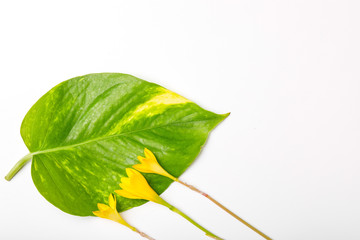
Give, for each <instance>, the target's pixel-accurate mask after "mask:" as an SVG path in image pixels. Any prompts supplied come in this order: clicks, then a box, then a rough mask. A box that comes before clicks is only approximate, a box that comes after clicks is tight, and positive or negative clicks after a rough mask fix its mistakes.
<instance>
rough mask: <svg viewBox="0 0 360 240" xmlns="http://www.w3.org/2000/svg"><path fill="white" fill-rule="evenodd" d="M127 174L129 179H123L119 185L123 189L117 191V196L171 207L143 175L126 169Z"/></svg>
mask: <svg viewBox="0 0 360 240" xmlns="http://www.w3.org/2000/svg"><path fill="white" fill-rule="evenodd" d="M126 174H127V175H128V177H122V178H121V183H120V184H119V185H120V187H121V188H122V189H121V190H115V192H116V193H117V194H119V195H120V196H122V197H126V198H131V199H145V200H149V201H152V202H155V203H159V204H161V205H164V206H168V205H169V204H168V203H167V202H165V201H164V200H163V199H162V198H161V197H159V195H158V194H157V193H156V192H155V191H154V190H153V189H152V188H151V187H150V186H149V184H148V182H147V181H146V179H145V178H144V176H143V175H142V174H141V173H139V172H138V171H136V170H134V169H131V168H126Z"/></svg>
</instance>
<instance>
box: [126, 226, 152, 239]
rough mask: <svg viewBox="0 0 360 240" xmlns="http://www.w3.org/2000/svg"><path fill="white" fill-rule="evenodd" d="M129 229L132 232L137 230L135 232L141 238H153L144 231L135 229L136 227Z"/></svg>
mask: <svg viewBox="0 0 360 240" xmlns="http://www.w3.org/2000/svg"><path fill="white" fill-rule="evenodd" d="M131 230H133V231H134V232H137V233H138V234H140V235H141V236H142V237H143V238H147V239H149V240H155V238H152V237H150V236H149V235H147V234H146V233H144V232H141V231H139V230H137V229H136V228H134V229H132V228H131Z"/></svg>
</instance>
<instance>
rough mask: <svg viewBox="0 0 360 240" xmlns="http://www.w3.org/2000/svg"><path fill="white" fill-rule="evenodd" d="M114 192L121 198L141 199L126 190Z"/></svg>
mask: <svg viewBox="0 0 360 240" xmlns="http://www.w3.org/2000/svg"><path fill="white" fill-rule="evenodd" d="M115 192H116V193H117V194H119V195H120V196H122V197H126V198H131V199H143V198H142V197H138V196H136V195H134V194H132V193H130V192H128V191H126V190H115Z"/></svg>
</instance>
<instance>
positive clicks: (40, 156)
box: [21, 73, 227, 216]
mask: <svg viewBox="0 0 360 240" xmlns="http://www.w3.org/2000/svg"><path fill="white" fill-rule="evenodd" d="M226 116H227V114H223V115H218V114H215V113H212V112H209V111H206V110H204V109H202V108H201V107H199V106H198V105H196V104H195V103H193V102H191V101H189V100H188V99H186V98H184V97H182V96H180V95H178V94H176V93H174V92H171V91H169V90H167V89H165V88H163V87H161V86H159V85H157V84H154V83H150V82H147V81H144V80H141V79H138V78H136V77H133V76H130V75H126V74H120V73H100V74H89V75H85V76H81V77H76V78H73V79H70V80H68V81H65V82H62V83H60V84H59V85H57V86H55V87H54V88H53V89H51V90H50V91H49V92H48V93H46V94H45V95H44V96H43V97H41V98H40V99H39V100H38V101H37V102H36V103H35V105H34V106H33V107H32V108H31V109H30V110H29V112H28V113H27V114H26V116H25V118H24V120H23V123H22V126H21V136H22V138H23V140H24V142H25V144H26V146H27V147H28V149H29V150H30V152H31V155H32V167H31V174H32V179H33V181H34V183H35V186H36V187H37V189H38V190H39V192H40V193H41V194H42V195H43V196H44V197H45V198H46V199H47V200H48V201H49V202H51V203H52V204H53V205H55V206H56V207H58V208H60V209H61V210H62V211H64V212H67V213H70V214H73V215H79V216H89V215H93V214H92V211H94V210H96V209H97V207H96V204H97V203H103V202H106V199H107V198H108V196H109V193H112V192H114V190H116V189H119V186H118V184H119V182H120V178H121V177H123V176H126V174H125V168H127V167H131V166H132V165H134V164H137V163H139V162H138V160H137V156H138V155H142V154H143V150H144V147H147V148H149V149H150V150H151V151H153V152H154V154H155V155H156V157H157V158H158V161H159V162H160V164H161V165H162V166H163V167H164V168H165V169H166V170H167V171H168V172H169V173H170V174H172V175H174V176H176V177H178V176H179V175H180V174H181V173H183V172H184V171H185V169H186V168H187V167H188V166H189V165H190V164H191V163H192V162H193V161H194V159H195V158H196V156H197V155H198V154H199V152H200V148H201V146H202V145H203V144H204V143H205V140H206V138H207V136H208V134H209V132H210V130H211V129H213V128H214V127H215V126H216V125H217V124H218V123H219V122H221V121H222V120H223V119H224V118H226ZM146 178H147V179H148V181H149V183H150V185H151V186H152V187H153V188H154V189H155V191H156V192H158V193H162V192H163V191H164V190H165V189H166V188H167V187H168V186H169V184H170V183H171V181H170V180H169V179H167V178H165V177H162V176H159V175H154V174H147V175H146ZM117 199H118V200H117V201H118V208H119V211H124V210H126V209H129V208H132V207H135V206H139V205H141V204H143V203H144V202H145V201H143V200H131V199H126V198H122V197H118V198H117Z"/></svg>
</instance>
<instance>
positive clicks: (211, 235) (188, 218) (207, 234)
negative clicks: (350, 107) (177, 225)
mask: <svg viewBox="0 0 360 240" xmlns="http://www.w3.org/2000/svg"><path fill="white" fill-rule="evenodd" d="M165 206H166V207H168V208H169V209H170V210H171V211H173V212H176V213H177V214H179V215H180V216H182V217H183V218H185V219H186V220H188V221H189V222H191V223H192V224H193V225H195V226H196V227H197V228H199V229H200V230H202V231H203V232H205V234H206V236H208V237H211V238H213V239H217V240H222V238H220V237H218V236H216V235H215V234H213V233H211V232H210V231H209V230H207V229H205V228H204V227H203V226H201V225H200V224H198V223H197V222H195V221H194V220H193V219H191V218H190V217H189V216H188V215H186V214H185V213H183V212H182V211H180V210H179V209H177V208H176V207H174V206H172V205H170V204H169V203H167V205H165Z"/></svg>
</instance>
